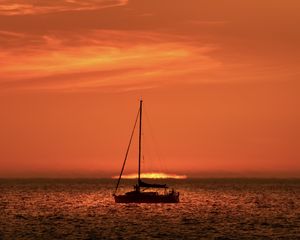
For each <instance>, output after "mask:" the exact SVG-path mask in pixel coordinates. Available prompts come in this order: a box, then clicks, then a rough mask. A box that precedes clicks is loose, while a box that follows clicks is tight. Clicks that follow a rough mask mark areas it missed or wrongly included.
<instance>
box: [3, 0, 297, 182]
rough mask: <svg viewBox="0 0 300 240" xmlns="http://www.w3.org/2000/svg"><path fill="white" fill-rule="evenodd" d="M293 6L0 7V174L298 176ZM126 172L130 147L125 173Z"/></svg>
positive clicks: (98, 0) (93, 3)
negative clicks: (139, 131) (136, 132)
mask: <svg viewBox="0 0 300 240" xmlns="http://www.w3.org/2000/svg"><path fill="white" fill-rule="evenodd" d="M299 11H300V2H299V1H298V0H285V1H283V0H243V1H240V0H225V1H219V0H209V1H208V0H206V1H205V0H185V1H183V0H86V1H83V0H43V1H34V0H0V109H1V111H0V129H1V134H0V166H1V167H0V177H103V176H106V177H107V176H115V175H117V174H118V173H119V171H120V168H121V165H122V162H123V159H124V155H125V151H126V147H127V144H128V141H129V137H130V133H131V131H132V127H133V124H134V120H135V117H136V114H137V111H138V107H139V100H140V98H143V100H144V109H145V111H144V112H145V114H144V115H143V116H144V118H143V123H144V125H143V161H142V162H143V166H142V170H143V171H144V172H147V171H150V172H151V171H163V172H167V173H171V174H184V175H187V176H191V177H249V176H250V177H252V176H253V177H300V151H299V149H300V111H299V109H300V107H299V105H300V94H299V92H300V79H299V77H300V68H299V66H300V45H299V42H300V28H299V22H300V15H299ZM136 170H137V137H136V136H135V138H134V142H133V147H132V149H131V151H130V154H129V159H128V163H127V165H126V172H127V173H129V174H130V173H134V172H135V171H136Z"/></svg>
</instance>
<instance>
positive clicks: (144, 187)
mask: <svg viewBox="0 0 300 240" xmlns="http://www.w3.org/2000/svg"><path fill="white" fill-rule="evenodd" d="M142 113H143V101H142V100H140V107H139V111H138V115H137V117H136V120H135V124H134V127H133V131H132V133H131V137H130V140H129V145H128V148H127V151H126V154H125V159H124V162H123V166H122V169H121V173H120V176H119V178H118V182H117V185H116V189H115V192H114V194H113V196H114V199H115V202H116V203H178V202H179V192H177V191H175V190H174V189H171V190H169V187H168V186H167V185H166V184H153V183H146V182H144V181H142V180H141V151H142ZM138 120H139V155H138V156H139V157H138V178H137V183H136V185H134V187H133V188H134V189H133V191H130V192H127V193H125V194H123V195H117V190H118V187H119V184H120V181H121V178H122V174H123V171H124V168H125V164H126V160H127V156H128V153H129V149H130V145H131V142H132V138H133V135H134V131H135V128H136V125H137V122H138ZM149 189H164V192H163V193H159V192H158V191H149Z"/></svg>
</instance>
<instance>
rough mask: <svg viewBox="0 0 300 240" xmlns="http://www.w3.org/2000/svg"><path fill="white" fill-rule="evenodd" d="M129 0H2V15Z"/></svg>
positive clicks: (91, 7)
mask: <svg viewBox="0 0 300 240" xmlns="http://www.w3.org/2000/svg"><path fill="white" fill-rule="evenodd" d="M127 2H128V0H112V1H106V0H99V1H95V0H87V1H78V0H59V1H58V0H56V1H32V0H31V1H24V0H15V1H10V0H2V1H0V15H9V16H10V15H32V14H44V13H51V12H64V11H80V10H95V9H101V8H107V7H115V6H121V5H125V4H127Z"/></svg>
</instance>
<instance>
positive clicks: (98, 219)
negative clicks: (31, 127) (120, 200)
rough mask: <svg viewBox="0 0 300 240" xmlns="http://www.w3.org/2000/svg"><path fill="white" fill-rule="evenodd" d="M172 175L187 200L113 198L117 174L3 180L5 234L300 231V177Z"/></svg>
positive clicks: (215, 235) (291, 234) (0, 208)
mask: <svg viewBox="0 0 300 240" xmlns="http://www.w3.org/2000/svg"><path fill="white" fill-rule="evenodd" d="M167 182H168V183H169V184H170V185H172V186H174V187H176V188H177V189H178V190H179V191H180V192H181V203H179V204H115V203H114V201H113V198H112V196H111V193H112V189H113V187H114V184H115V182H114V181H112V180H0V239H160V238H162V239H300V180H255V179H252V180H251V179H248V180H241V179H235V180H233V179H231V180H230V179H227V180H224V179H217V180H216V179H215V180H214V179H201V180H172V181H170V180H169V181H167ZM124 184H125V189H123V190H127V187H128V189H129V186H130V185H132V182H125V183H123V186H124Z"/></svg>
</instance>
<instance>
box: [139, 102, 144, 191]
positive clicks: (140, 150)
mask: <svg viewBox="0 0 300 240" xmlns="http://www.w3.org/2000/svg"><path fill="white" fill-rule="evenodd" d="M142 111H143V100H140V131H139V175H138V185H140V181H141V154H142Z"/></svg>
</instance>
